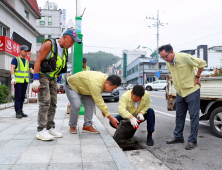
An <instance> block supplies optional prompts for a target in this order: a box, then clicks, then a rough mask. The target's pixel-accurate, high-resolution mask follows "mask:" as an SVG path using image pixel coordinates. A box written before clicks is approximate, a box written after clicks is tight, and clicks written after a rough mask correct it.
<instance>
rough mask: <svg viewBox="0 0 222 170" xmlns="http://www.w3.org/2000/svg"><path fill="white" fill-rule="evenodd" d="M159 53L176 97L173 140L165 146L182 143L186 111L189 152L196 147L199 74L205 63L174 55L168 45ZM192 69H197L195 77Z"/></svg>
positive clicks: (190, 57) (184, 54) (183, 54)
mask: <svg viewBox="0 0 222 170" xmlns="http://www.w3.org/2000/svg"><path fill="white" fill-rule="evenodd" d="M159 53H160V55H161V57H162V58H163V60H165V61H166V62H167V63H166V65H167V67H168V70H169V72H170V73H171V75H172V78H173V84H174V88H175V89H176V91H177V95H176V127H175V130H174V138H173V139H171V140H168V141H166V143H167V144H174V143H184V138H183V129H184V124H185V118H186V114H187V110H189V114H190V123H191V131H190V136H189V137H188V143H187V144H186V146H185V149H187V150H191V149H194V148H195V147H196V146H197V133H198V126H199V112H200V87H201V84H200V80H199V78H200V74H201V72H202V71H203V68H204V67H205V66H206V65H207V64H206V61H204V60H202V59H200V58H196V57H193V56H192V55H189V54H186V53H176V52H174V51H173V47H172V46H171V45H170V44H168V45H164V46H162V47H160V48H159ZM194 67H197V68H198V71H197V73H196V75H195V71H194Z"/></svg>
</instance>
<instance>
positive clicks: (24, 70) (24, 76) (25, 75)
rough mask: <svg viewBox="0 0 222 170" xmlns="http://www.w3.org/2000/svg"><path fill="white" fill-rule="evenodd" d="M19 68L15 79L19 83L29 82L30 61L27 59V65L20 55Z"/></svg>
mask: <svg viewBox="0 0 222 170" xmlns="http://www.w3.org/2000/svg"><path fill="white" fill-rule="evenodd" d="M16 60H17V68H16V69H15V80H16V82H17V83H24V82H25V81H26V82H27V83H28V82H29V61H28V60H27V59H25V66H24V63H23V62H22V59H21V58H20V57H16Z"/></svg>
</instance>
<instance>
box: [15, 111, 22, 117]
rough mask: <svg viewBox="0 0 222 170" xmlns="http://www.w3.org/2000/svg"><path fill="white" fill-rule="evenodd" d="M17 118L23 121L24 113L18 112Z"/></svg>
mask: <svg viewBox="0 0 222 170" xmlns="http://www.w3.org/2000/svg"><path fill="white" fill-rule="evenodd" d="M16 118H18V119H21V118H22V113H21V111H17V112H16Z"/></svg>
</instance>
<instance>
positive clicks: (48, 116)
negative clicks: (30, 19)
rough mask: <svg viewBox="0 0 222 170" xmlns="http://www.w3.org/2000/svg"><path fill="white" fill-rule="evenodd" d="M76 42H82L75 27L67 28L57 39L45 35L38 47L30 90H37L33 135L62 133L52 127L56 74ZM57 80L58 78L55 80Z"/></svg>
mask: <svg viewBox="0 0 222 170" xmlns="http://www.w3.org/2000/svg"><path fill="white" fill-rule="evenodd" d="M75 42H78V43H81V40H80V39H79V38H78V36H77V34H76V31H75V30H73V29H69V30H67V31H66V32H65V33H64V34H63V36H62V37H61V38H60V39H46V40H44V41H43V44H42V46H41V48H40V49H39V52H38V56H37V58H36V61H35V65H34V78H33V79H34V81H33V83H32V90H33V91H35V92H38V91H39V92H38V101H39V113H38V125H39V126H38V127H37V131H38V132H37V134H36V138H37V139H40V140H52V139H53V138H54V137H62V136H63V135H62V134H61V133H59V132H57V131H56V130H55V122H54V116H55V109H56V103H57V91H58V90H59V89H60V84H59V81H60V80H59V78H58V79H57V77H60V74H61V73H66V71H67V59H68V51H67V49H68V48H70V47H72V46H73V44H74V43H75ZM56 80H57V81H56Z"/></svg>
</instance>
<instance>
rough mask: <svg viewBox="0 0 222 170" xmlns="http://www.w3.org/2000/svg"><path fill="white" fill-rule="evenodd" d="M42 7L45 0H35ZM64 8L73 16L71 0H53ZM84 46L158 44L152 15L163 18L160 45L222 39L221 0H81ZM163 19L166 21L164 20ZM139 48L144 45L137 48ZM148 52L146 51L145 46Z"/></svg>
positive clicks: (111, 48) (115, 49)
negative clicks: (151, 18)
mask: <svg viewBox="0 0 222 170" xmlns="http://www.w3.org/2000/svg"><path fill="white" fill-rule="evenodd" d="M37 2H38V5H39V6H40V7H42V6H43V5H44V3H45V0H37ZM52 2H55V3H56V4H57V5H58V8H59V9H66V12H67V16H66V17H67V20H66V22H68V21H69V19H72V20H73V21H75V15H76V4H75V3H76V0H53V1H52ZM81 7H82V9H81V10H82V11H83V9H84V8H85V7H86V11H85V13H84V15H83V18H82V34H83V45H84V47H83V52H84V53H87V52H97V51H105V52H109V53H113V54H115V55H117V56H119V57H122V50H134V49H136V48H137V47H138V46H139V45H140V46H141V47H142V46H145V47H149V48H150V49H151V50H154V49H156V48H157V36H156V34H157V28H156V27H151V28H149V27H148V26H152V25H153V24H155V22H156V20H150V19H146V17H154V19H156V18H157V10H159V20H160V22H161V23H164V26H160V29H159V35H160V37H159V46H161V45H163V44H168V43H170V44H171V45H172V46H173V48H174V51H176V52H179V51H181V50H189V49H196V47H197V46H198V45H208V47H212V46H218V45H222V11H221V9H222V0H82V4H81ZM166 23H168V25H167V24H166ZM141 50H143V49H141ZM148 54H151V51H150V50H148Z"/></svg>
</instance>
